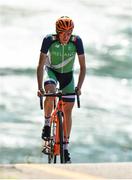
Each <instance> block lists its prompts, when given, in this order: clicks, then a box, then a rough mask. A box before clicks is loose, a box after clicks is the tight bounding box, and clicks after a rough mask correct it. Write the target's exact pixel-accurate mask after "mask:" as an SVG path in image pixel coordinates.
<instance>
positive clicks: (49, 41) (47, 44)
mask: <svg viewBox="0 0 132 180" xmlns="http://www.w3.org/2000/svg"><path fill="white" fill-rule="evenodd" d="M51 44H52V36H51V35H47V36H46V37H45V38H44V39H43V42H42V45H41V49H40V51H41V52H42V53H45V54H47V52H48V50H49V47H50V45H51Z"/></svg>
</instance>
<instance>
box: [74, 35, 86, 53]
mask: <svg viewBox="0 0 132 180" xmlns="http://www.w3.org/2000/svg"><path fill="white" fill-rule="evenodd" d="M75 45H76V49H77V54H78V55H81V54H84V47H83V42H82V39H81V38H80V37H79V36H76V41H75Z"/></svg>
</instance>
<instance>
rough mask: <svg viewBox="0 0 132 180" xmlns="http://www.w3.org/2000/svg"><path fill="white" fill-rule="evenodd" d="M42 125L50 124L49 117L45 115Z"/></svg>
mask: <svg viewBox="0 0 132 180" xmlns="http://www.w3.org/2000/svg"><path fill="white" fill-rule="evenodd" d="M44 126H50V117H45V124H44Z"/></svg>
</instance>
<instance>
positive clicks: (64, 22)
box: [56, 16, 74, 33]
mask: <svg viewBox="0 0 132 180" xmlns="http://www.w3.org/2000/svg"><path fill="white" fill-rule="evenodd" d="M73 28H74V23H73V21H72V19H71V18H69V17H68V16H62V17H60V18H59V19H58V20H57V21H56V32H57V33H59V32H62V31H69V30H73Z"/></svg>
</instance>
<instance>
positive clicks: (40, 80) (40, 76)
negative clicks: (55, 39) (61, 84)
mask: <svg viewBox="0 0 132 180" xmlns="http://www.w3.org/2000/svg"><path fill="white" fill-rule="evenodd" d="M46 58H47V54H44V53H42V52H41V53H40V57H39V63H38V66H37V81H38V90H42V89H43V86H42V83H43V69H44V65H45V62H46Z"/></svg>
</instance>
